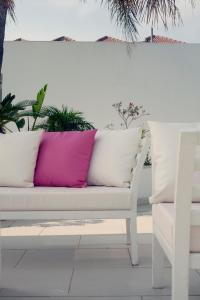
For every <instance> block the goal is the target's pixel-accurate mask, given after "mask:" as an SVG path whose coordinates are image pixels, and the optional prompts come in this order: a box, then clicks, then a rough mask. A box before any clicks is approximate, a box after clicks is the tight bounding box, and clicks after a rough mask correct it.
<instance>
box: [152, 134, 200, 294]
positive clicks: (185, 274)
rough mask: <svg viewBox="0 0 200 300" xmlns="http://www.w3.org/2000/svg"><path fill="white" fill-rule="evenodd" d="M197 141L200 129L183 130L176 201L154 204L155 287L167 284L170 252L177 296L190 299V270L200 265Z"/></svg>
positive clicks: (173, 287)
mask: <svg viewBox="0 0 200 300" xmlns="http://www.w3.org/2000/svg"><path fill="white" fill-rule="evenodd" d="M197 145H200V132H197V131H184V132H181V133H180V138H179V149H178V162H177V173H176V183H175V203H159V204H153V274H152V275H153V277H152V282H153V287H154V288H161V287H163V286H164V282H163V274H164V272H165V271H164V258H165V255H166V256H167V257H168V259H169V261H170V263H171V265H172V299H173V300H188V297H189V296H188V295H189V271H190V269H200V203H192V200H191V199H192V194H193V190H194V189H193V173H194V171H195V166H196V167H197V168H198V164H196V163H195V159H194V157H195V150H196V147H197ZM199 170H200V166H199ZM194 226H195V227H194ZM199 284H200V281H199Z"/></svg>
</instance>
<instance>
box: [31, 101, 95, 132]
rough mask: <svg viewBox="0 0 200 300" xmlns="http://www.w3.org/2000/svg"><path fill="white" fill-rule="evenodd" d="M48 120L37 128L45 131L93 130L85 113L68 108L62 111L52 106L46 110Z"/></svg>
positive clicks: (64, 107)
mask: <svg viewBox="0 0 200 300" xmlns="http://www.w3.org/2000/svg"><path fill="white" fill-rule="evenodd" d="M44 113H45V114H46V116H47V119H46V120H45V121H43V122H41V123H40V124H39V125H37V126H36V127H35V129H44V130H45V131H52V132H53V131H83V130H90V129H93V128H94V127H93V125H92V124H91V123H89V122H88V121H86V120H85V118H84V116H83V113H81V112H79V111H74V110H72V109H71V110H69V109H68V108H67V107H66V106H62V109H58V108H57V107H54V106H50V107H47V108H45V111H44Z"/></svg>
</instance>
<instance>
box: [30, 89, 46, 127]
mask: <svg viewBox="0 0 200 300" xmlns="http://www.w3.org/2000/svg"><path fill="white" fill-rule="evenodd" d="M46 92H47V84H45V86H44V87H43V88H42V89H41V90H39V92H38V93H37V97H36V102H35V103H34V104H33V105H32V112H33V119H34V121H33V125H32V130H34V129H35V125H36V122H37V119H38V117H42V115H41V112H42V106H43V103H44V99H45V96H46Z"/></svg>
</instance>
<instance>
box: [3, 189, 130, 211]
mask: <svg viewBox="0 0 200 300" xmlns="http://www.w3.org/2000/svg"><path fill="white" fill-rule="evenodd" d="M118 209H119V210H126V209H130V189H128V188H116V187H115V188H114V187H112V188H111V187H86V188H61V187H58V188H49V187H34V188H6V187H1V188H0V211H31V210H33V211H41V210H42V211H45V210H46V211H52V210H61V211H62V210H67V211H68V210H76V211H80V210H118Z"/></svg>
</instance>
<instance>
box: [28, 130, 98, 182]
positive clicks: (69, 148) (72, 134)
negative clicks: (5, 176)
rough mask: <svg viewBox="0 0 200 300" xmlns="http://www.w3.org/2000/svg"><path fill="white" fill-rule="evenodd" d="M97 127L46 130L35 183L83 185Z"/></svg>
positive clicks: (40, 150)
mask: <svg viewBox="0 0 200 300" xmlns="http://www.w3.org/2000/svg"><path fill="white" fill-rule="evenodd" d="M95 134H96V130H88V131H83V132H80V131H65V132H45V133H44V134H43V138H42V141H41V144H40V148H39V154H38V159H37V164H36V169H35V177H34V184H35V186H63V187H84V186H86V185H87V182H86V180H87V174H88V169H89V164H90V159H91V155H92V149H93V143H94V137H95Z"/></svg>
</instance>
